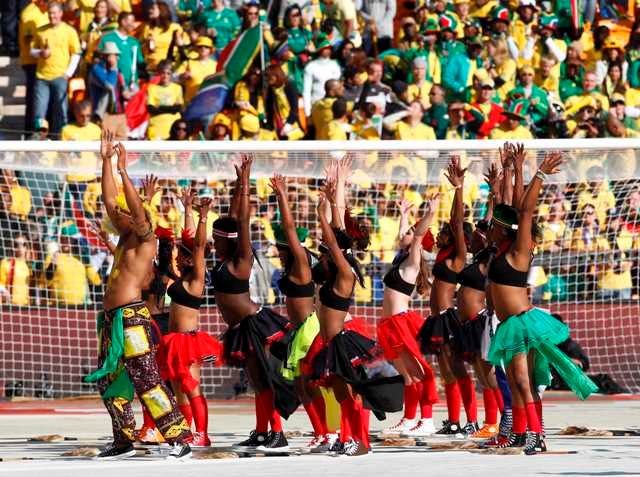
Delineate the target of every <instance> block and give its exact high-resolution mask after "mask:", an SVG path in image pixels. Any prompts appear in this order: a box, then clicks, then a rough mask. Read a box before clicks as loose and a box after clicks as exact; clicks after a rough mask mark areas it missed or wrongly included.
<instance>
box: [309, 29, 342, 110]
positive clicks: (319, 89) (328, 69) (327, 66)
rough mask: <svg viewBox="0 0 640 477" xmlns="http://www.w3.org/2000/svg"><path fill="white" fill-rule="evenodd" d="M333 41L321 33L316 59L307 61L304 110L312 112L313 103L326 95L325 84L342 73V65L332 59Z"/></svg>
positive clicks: (317, 44) (317, 43)
mask: <svg viewBox="0 0 640 477" xmlns="http://www.w3.org/2000/svg"><path fill="white" fill-rule="evenodd" d="M331 52H332V50H331V43H330V42H329V40H328V39H327V37H326V36H324V35H321V36H319V37H318V39H317V40H316V55H317V56H316V59H315V60H313V61H310V62H309V63H307V65H306V66H305V68H304V91H303V94H302V97H303V100H304V112H305V114H306V115H307V116H309V115H310V114H311V107H312V106H313V104H314V103H315V102H316V101H318V100H319V99H322V98H323V96H324V93H325V91H324V85H325V84H326V82H327V81H329V80H330V79H335V80H338V79H340V76H341V75H342V71H341V70H340V65H339V64H338V62H337V61H336V60H333V59H331Z"/></svg>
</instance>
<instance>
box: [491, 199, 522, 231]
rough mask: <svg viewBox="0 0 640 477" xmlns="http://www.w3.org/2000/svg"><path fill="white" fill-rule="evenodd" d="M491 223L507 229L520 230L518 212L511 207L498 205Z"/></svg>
mask: <svg viewBox="0 0 640 477" xmlns="http://www.w3.org/2000/svg"><path fill="white" fill-rule="evenodd" d="M491 222H492V223H493V224H496V225H499V226H500V227H504V228H505V229H511V230H518V211H517V210H516V208H515V207H512V206H510V205H506V204H498V205H496V208H495V209H494V211H493V218H492V219H491Z"/></svg>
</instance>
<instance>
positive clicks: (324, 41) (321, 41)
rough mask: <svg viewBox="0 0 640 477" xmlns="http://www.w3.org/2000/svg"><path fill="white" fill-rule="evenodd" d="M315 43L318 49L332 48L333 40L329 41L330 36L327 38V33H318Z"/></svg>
mask: <svg viewBox="0 0 640 477" xmlns="http://www.w3.org/2000/svg"><path fill="white" fill-rule="evenodd" d="M314 43H315V45H316V51H320V50H322V49H323V48H331V42H330V41H329V38H327V35H324V34H321V35H318V36H317V37H316V39H315V40H314Z"/></svg>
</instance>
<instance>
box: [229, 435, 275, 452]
mask: <svg viewBox="0 0 640 477" xmlns="http://www.w3.org/2000/svg"><path fill="white" fill-rule="evenodd" d="M267 437H269V434H268V433H266V432H256V431H251V434H249V439H246V440H244V441H242V442H238V443H237V444H234V445H233V446H232V448H234V449H239V450H243V449H255V448H256V447H258V446H261V445H262V444H264V443H265V442H267Z"/></svg>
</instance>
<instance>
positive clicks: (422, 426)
mask: <svg viewBox="0 0 640 477" xmlns="http://www.w3.org/2000/svg"><path fill="white" fill-rule="evenodd" d="M435 433H436V426H434V425H433V419H420V420H419V421H418V424H416V425H415V427H413V429H409V430H408V431H406V432H403V433H402V434H400V435H401V436H402V437H427V436H432V435H433V434H435Z"/></svg>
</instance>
